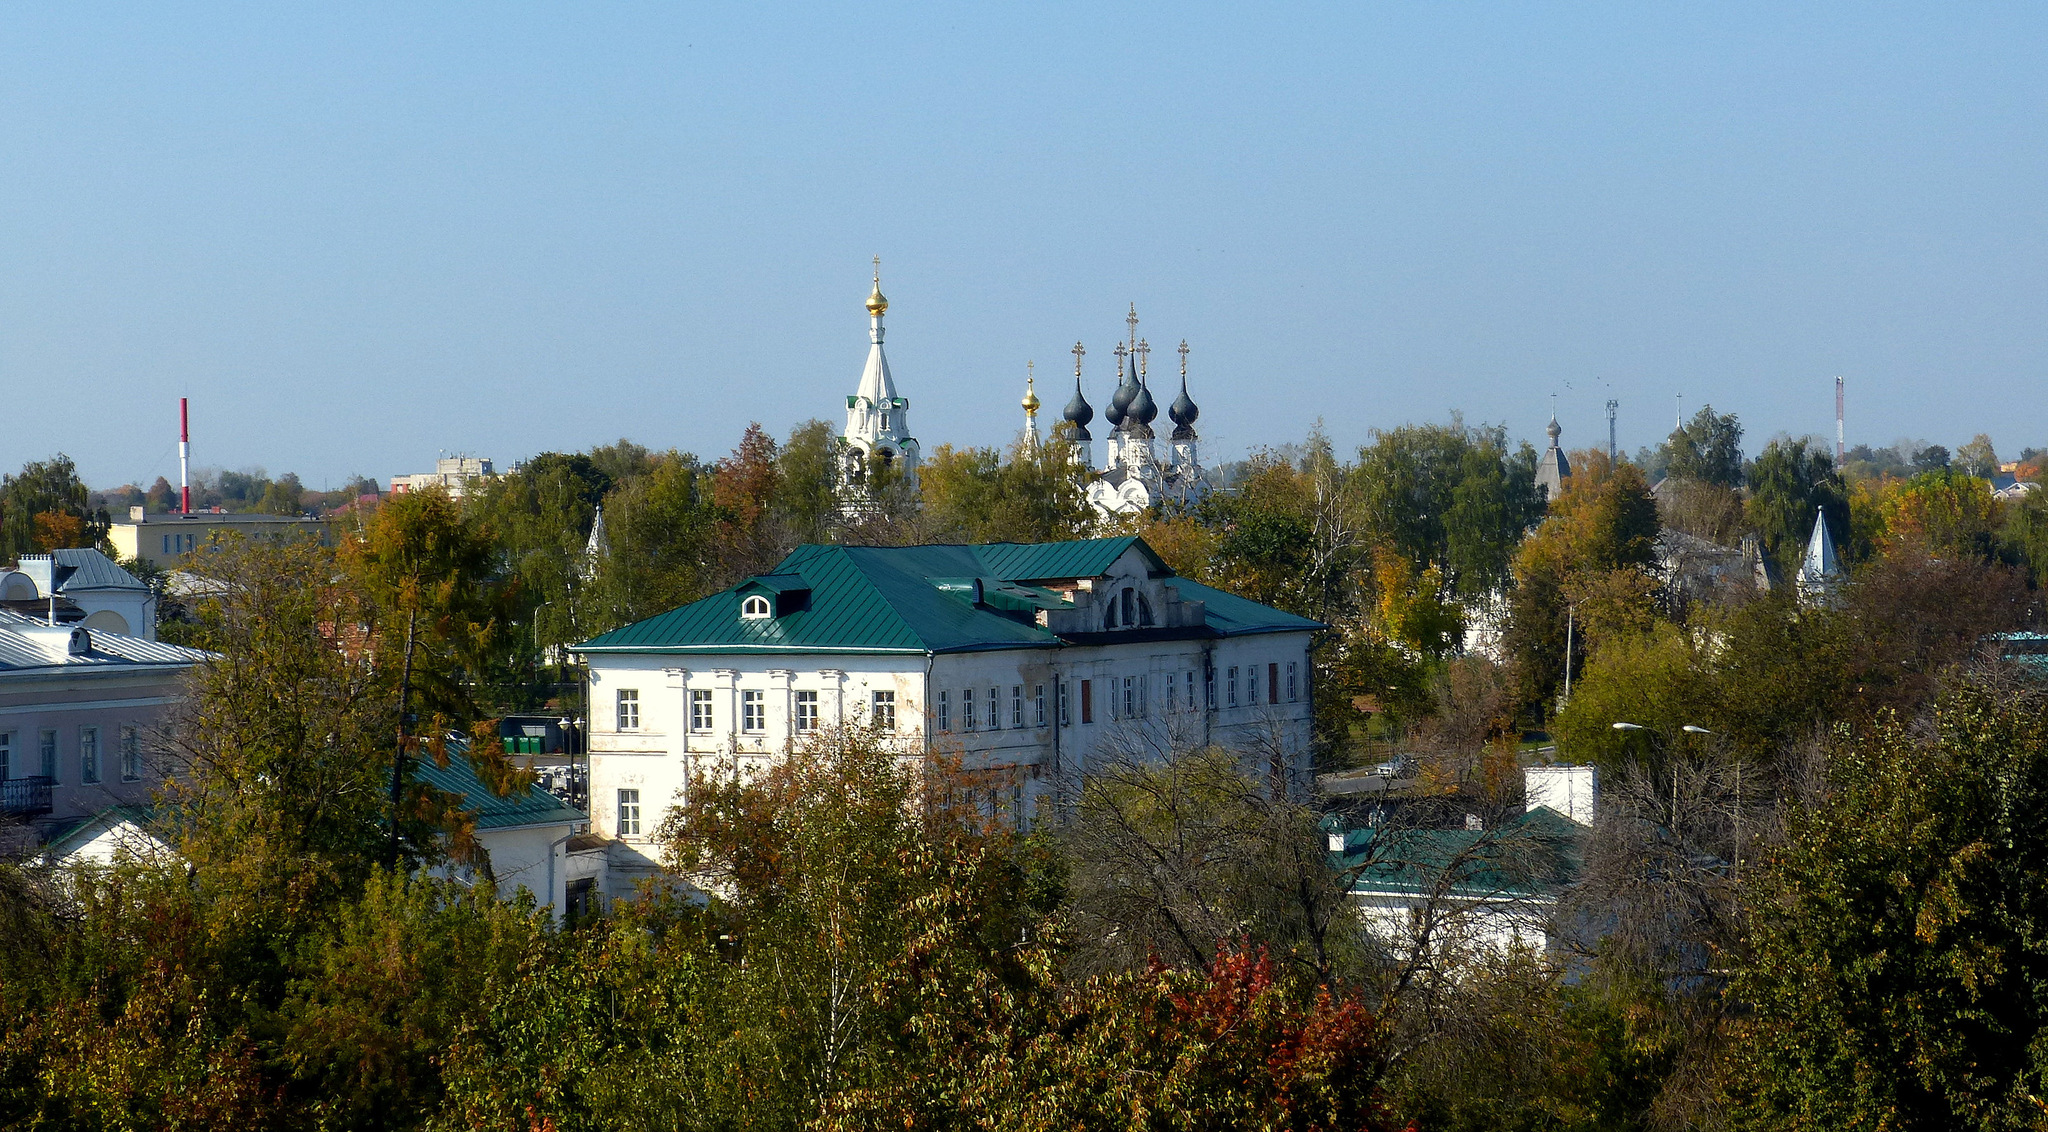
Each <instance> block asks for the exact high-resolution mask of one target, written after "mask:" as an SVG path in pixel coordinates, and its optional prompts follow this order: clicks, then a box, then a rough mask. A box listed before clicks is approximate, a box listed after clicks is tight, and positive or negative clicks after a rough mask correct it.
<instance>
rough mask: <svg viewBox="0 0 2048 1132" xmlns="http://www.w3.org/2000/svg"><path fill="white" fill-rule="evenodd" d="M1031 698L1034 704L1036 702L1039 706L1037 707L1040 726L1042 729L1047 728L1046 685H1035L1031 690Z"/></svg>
mask: <svg viewBox="0 0 2048 1132" xmlns="http://www.w3.org/2000/svg"><path fill="white" fill-rule="evenodd" d="M1031 698H1032V700H1033V701H1034V702H1035V703H1036V704H1037V707H1038V726H1040V727H1044V726H1045V685H1043V684H1035V685H1033V686H1032V688H1031Z"/></svg>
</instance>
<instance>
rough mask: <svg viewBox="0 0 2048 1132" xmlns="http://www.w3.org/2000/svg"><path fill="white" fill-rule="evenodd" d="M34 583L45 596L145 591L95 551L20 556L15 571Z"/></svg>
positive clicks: (89, 549) (109, 559) (144, 587)
mask: <svg viewBox="0 0 2048 1132" xmlns="http://www.w3.org/2000/svg"><path fill="white" fill-rule="evenodd" d="M16 568H17V569H19V570H20V571H21V572H22V573H24V574H27V575H28V576H30V577H31V578H34V579H35V580H36V584H37V585H38V586H39V587H40V588H41V589H42V591H43V592H44V593H45V594H47V593H50V592H52V591H55V592H57V593H68V592H72V591H77V590H143V589H148V588H149V587H147V586H145V585H143V584H142V581H141V580H140V579H138V578H137V577H136V576H135V575H133V574H130V573H129V572H128V571H126V570H123V569H121V567H120V566H119V565H118V564H117V563H115V561H114V560H113V559H111V558H108V557H107V556H106V555H105V554H102V553H101V552H100V551H98V550H97V549H94V548H92V547H85V548H83V549H76V550H53V551H51V552H50V553H48V554H24V555H22V556H21V559H20V561H19V563H18V565H17V567H16Z"/></svg>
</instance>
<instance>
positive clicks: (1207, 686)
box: [1202, 668, 1216, 711]
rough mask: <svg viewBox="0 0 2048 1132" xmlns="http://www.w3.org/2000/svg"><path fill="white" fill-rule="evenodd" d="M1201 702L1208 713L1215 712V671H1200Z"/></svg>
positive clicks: (1211, 669)
mask: <svg viewBox="0 0 2048 1132" xmlns="http://www.w3.org/2000/svg"><path fill="white" fill-rule="evenodd" d="M1202 702H1203V704H1204V705H1206V706H1207V707H1208V709H1209V710H1210V711H1215V710H1216V670H1215V669H1213V668H1204V669H1202Z"/></svg>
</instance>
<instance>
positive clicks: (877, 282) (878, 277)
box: [875, 256, 882, 289]
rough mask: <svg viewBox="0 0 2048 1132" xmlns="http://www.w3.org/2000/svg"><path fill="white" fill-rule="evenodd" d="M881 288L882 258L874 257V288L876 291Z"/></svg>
mask: <svg viewBox="0 0 2048 1132" xmlns="http://www.w3.org/2000/svg"><path fill="white" fill-rule="evenodd" d="M881 286H882V257H881V256H876V257H875V287H876V288H877V289H879V288H880V287H881Z"/></svg>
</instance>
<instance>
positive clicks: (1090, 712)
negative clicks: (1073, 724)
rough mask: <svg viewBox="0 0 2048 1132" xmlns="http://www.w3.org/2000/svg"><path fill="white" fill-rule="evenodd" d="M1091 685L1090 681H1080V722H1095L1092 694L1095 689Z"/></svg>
mask: <svg viewBox="0 0 2048 1132" xmlns="http://www.w3.org/2000/svg"><path fill="white" fill-rule="evenodd" d="M1091 685H1092V682H1091V681H1088V680H1083V681H1081V722H1083V723H1093V722H1095V697H1094V695H1093V694H1092V693H1093V692H1094V691H1095V689H1094V688H1093V687H1092V686H1091Z"/></svg>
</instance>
